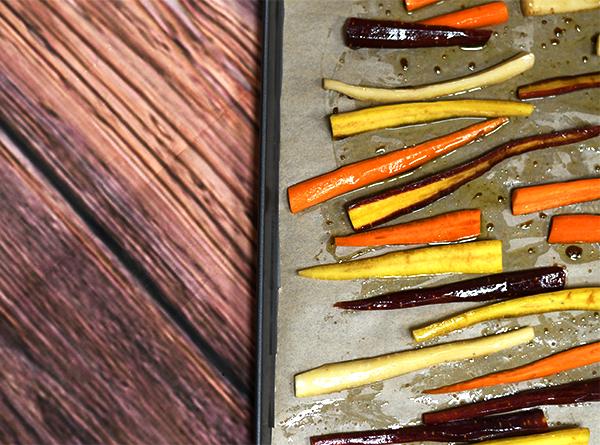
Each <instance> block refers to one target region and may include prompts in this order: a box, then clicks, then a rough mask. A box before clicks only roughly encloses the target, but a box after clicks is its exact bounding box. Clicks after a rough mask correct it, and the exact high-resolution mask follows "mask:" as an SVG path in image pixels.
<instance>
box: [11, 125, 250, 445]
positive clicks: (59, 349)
mask: <svg viewBox="0 0 600 445" xmlns="http://www.w3.org/2000/svg"><path fill="white" fill-rule="evenodd" d="M0 224H1V226H2V227H3V229H4V230H2V231H0V256H1V258H2V259H3V260H2V261H1V262H0V355H1V356H2V367H1V368H0V443H3V444H12V443H27V444H34V443H35V444H37V443H44V444H67V443H82V444H92V443H103V444H110V443H114V444H124V443H140V444H141V443H144V444H149V443H153V444H154V443H156V444H175V443H181V444H191V443H202V444H205V443H206V444H213V443H214V444H222V443H231V444H235V443H247V442H248V439H249V435H248V424H249V416H250V410H249V407H248V404H247V402H246V401H245V399H244V398H241V397H240V396H239V394H237V392H236V391H235V390H234V389H232V388H231V387H229V386H228V385H227V382H224V381H222V380H221V379H220V376H219V375H218V374H217V373H216V372H215V370H214V369H212V368H211V366H210V364H209V362H208V360H207V359H206V357H203V356H202V355H201V354H200V353H199V351H198V350H197V349H196V348H195V346H194V345H193V344H192V343H191V342H190V340H189V339H188V338H187V337H186V336H184V335H183V334H182V332H181V331H180V330H179V329H178V328H176V327H175V326H174V325H173V323H171V321H170V320H169V319H168V318H167V317H166V316H165V314H164V313H163V312H162V311H160V310H159V309H158V308H157V307H156V305H155V304H154V301H153V300H151V299H150V298H149V296H148V295H146V293H145V291H144V289H143V288H142V287H141V286H140V285H139V283H137V282H136V280H135V278H133V277H132V276H131V275H130V274H129V272H128V271H127V270H125V269H124V268H123V266H122V265H120V263H119V261H118V260H117V259H116V258H115V257H114V256H113V255H112V253H111V252H110V251H109V250H108V249H107V248H106V247H105V246H104V245H103V244H101V242H99V240H98V239H96V238H95V237H94V236H93V235H92V234H91V233H90V231H89V228H88V227H87V226H85V224H84V223H83V221H82V220H81V219H80V218H79V217H78V215H76V214H75V213H74V212H73V210H72V209H71V208H70V207H69V206H68V205H67V204H66V203H65V202H64V200H63V199H62V198H61V197H60V196H59V195H58V194H57V193H56V192H55V191H54V190H53V189H52V188H51V187H50V186H49V184H48V183H46V182H44V180H43V179H42V178H41V177H40V176H39V175H38V174H37V172H36V171H35V169H34V168H33V167H32V166H31V165H30V164H29V163H28V162H27V161H26V160H25V159H24V158H23V157H22V155H21V154H20V153H19V151H18V148H17V147H15V146H14V144H12V142H11V141H10V140H8V139H7V137H6V135H5V134H3V133H0Z"/></svg>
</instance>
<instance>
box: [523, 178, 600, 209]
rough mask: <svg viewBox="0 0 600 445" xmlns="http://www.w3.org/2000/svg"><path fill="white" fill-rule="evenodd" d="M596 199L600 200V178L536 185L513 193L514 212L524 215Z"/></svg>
mask: <svg viewBox="0 0 600 445" xmlns="http://www.w3.org/2000/svg"><path fill="white" fill-rule="evenodd" d="M595 199H600V178H593V179H580V180H577V181H568V182H555V183H552V184H543V185H534V186H531V187H524V188H520V189H517V190H515V191H514V192H513V196H512V212H513V214H515V215H524V214H526V213H534V212H540V211H542V210H547V209H553V208H556V207H562V206H566V205H571V204H577V203H580V202H586V201H593V200H595Z"/></svg>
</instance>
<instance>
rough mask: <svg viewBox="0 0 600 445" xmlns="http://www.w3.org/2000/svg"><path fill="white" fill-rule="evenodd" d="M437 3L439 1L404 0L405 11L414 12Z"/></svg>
mask: <svg viewBox="0 0 600 445" xmlns="http://www.w3.org/2000/svg"><path fill="white" fill-rule="evenodd" d="M439 1H440V0H404V5H405V6H406V10H407V11H414V10H415V9H419V8H422V7H424V6H427V5H431V4H432V3H437V2H439Z"/></svg>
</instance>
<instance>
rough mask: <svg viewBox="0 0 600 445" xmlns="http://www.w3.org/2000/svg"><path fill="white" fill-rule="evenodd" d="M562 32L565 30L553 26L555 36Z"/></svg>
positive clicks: (560, 34)
mask: <svg viewBox="0 0 600 445" xmlns="http://www.w3.org/2000/svg"><path fill="white" fill-rule="evenodd" d="M563 32H565V30H564V29H562V28H559V27H558V26H557V27H556V28H554V35H555V36H556V37H560V36H562V34H563Z"/></svg>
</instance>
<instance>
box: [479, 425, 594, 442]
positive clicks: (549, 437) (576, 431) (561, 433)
mask: <svg viewBox="0 0 600 445" xmlns="http://www.w3.org/2000/svg"><path fill="white" fill-rule="evenodd" d="M589 441H590V430H588V429H587V428H569V429H566V430H558V431H552V432H550V433H543V434H534V435H531V436H520V437H510V438H506V439H497V440H488V441H485V442H479V445H588V443H589Z"/></svg>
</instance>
